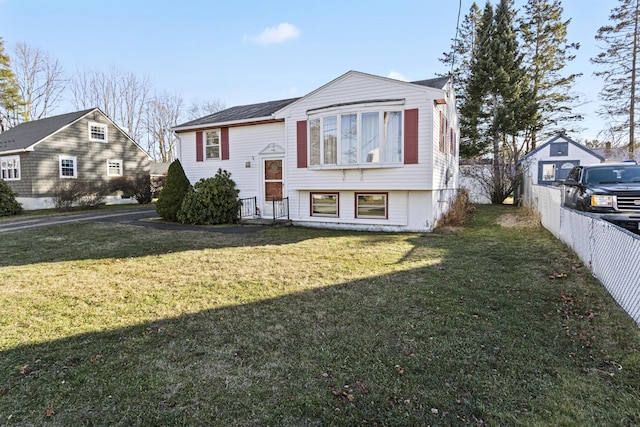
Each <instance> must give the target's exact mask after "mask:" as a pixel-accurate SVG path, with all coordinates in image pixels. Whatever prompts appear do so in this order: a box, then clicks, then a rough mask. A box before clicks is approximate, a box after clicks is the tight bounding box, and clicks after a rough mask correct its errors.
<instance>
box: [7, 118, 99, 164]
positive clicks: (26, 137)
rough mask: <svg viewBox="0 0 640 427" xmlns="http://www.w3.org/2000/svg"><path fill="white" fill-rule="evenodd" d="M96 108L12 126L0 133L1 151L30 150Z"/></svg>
mask: <svg viewBox="0 0 640 427" xmlns="http://www.w3.org/2000/svg"><path fill="white" fill-rule="evenodd" d="M94 110H97V108H91V109H89V110H82V111H75V112H73V113H66V114H61V115H59V116H52V117H47V118H44V119H40V120H34V121H31V122H25V123H21V124H19V125H18V126H15V127H12V128H11V129H9V130H7V131H5V132H2V133H1V134H0V153H1V152H5V151H24V150H28V149H30V148H31V147H32V146H34V145H35V144H37V143H38V142H40V141H42V140H43V139H45V138H47V137H48V136H51V135H53V134H54V133H56V132H58V131H60V130H61V129H63V128H65V127H67V126H69V125H70V124H72V123H74V122H76V121H77V120H79V119H81V118H82V117H84V116H86V115H87V114H89V113H90V112H92V111H94Z"/></svg>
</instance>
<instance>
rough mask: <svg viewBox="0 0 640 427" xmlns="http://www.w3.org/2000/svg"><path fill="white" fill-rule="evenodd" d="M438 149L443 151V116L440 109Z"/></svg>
mask: <svg viewBox="0 0 640 427" xmlns="http://www.w3.org/2000/svg"><path fill="white" fill-rule="evenodd" d="M440 151H443V152H444V117H443V116H442V111H440Z"/></svg>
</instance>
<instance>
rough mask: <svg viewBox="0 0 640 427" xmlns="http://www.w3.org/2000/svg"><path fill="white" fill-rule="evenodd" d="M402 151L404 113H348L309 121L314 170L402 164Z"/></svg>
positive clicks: (310, 153)
mask: <svg viewBox="0 0 640 427" xmlns="http://www.w3.org/2000/svg"><path fill="white" fill-rule="evenodd" d="M402 149H403V126H402V111H362V112H345V113H343V114H327V115H321V116H319V117H314V116H312V117H311V118H310V119H309V164H310V165H311V166H312V167H313V166H323V165H328V166H347V167H349V166H352V167H358V166H360V165H363V164H368V165H375V164H378V165H385V164H400V163H402V160H403V157H402V155H403V153H402Z"/></svg>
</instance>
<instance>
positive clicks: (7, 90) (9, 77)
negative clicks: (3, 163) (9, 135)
mask: <svg viewBox="0 0 640 427" xmlns="http://www.w3.org/2000/svg"><path fill="white" fill-rule="evenodd" d="M23 105H24V103H23V102H22V98H21V97H20V91H19V90H18V83H17V82H16V77H15V75H14V74H13V71H12V70H11V60H10V59H9V55H7V54H5V53H4V41H3V40H2V38H0V132H4V131H5V130H7V129H8V128H10V127H11V126H12V124H13V123H14V121H15V119H16V118H18V117H22V116H24V112H23V111H21V110H22V106H23Z"/></svg>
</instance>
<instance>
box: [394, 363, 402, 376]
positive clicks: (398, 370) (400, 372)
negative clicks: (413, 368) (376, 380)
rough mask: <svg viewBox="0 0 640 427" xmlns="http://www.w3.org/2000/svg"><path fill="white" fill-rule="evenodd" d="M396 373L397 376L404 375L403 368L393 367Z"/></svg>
mask: <svg viewBox="0 0 640 427" xmlns="http://www.w3.org/2000/svg"><path fill="white" fill-rule="evenodd" d="M395 368H396V371H397V372H398V375H404V368H403V367H402V366H400V365H396V366H395Z"/></svg>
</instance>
